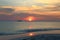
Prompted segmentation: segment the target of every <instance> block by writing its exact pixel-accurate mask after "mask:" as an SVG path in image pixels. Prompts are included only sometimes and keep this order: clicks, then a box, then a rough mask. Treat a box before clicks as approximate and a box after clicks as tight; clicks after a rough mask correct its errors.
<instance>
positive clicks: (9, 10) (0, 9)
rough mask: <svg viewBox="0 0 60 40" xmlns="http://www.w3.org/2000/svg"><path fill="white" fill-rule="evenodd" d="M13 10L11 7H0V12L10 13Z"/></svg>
mask: <svg viewBox="0 0 60 40" xmlns="http://www.w3.org/2000/svg"><path fill="white" fill-rule="evenodd" d="M13 11H14V9H12V8H0V14H11V13H12V12H13Z"/></svg>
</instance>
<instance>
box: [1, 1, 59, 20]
mask: <svg viewBox="0 0 60 40" xmlns="http://www.w3.org/2000/svg"><path fill="white" fill-rule="evenodd" d="M28 16H34V17H36V18H37V19H38V20H50V21H51V20H57V21H60V0H0V20H20V19H22V18H25V17H28Z"/></svg>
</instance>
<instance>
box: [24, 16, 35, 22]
mask: <svg viewBox="0 0 60 40" xmlns="http://www.w3.org/2000/svg"><path fill="white" fill-rule="evenodd" d="M25 20H27V21H33V20H35V17H33V16H28V17H27V18H26V19H25Z"/></svg>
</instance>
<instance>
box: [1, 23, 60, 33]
mask: <svg viewBox="0 0 60 40" xmlns="http://www.w3.org/2000/svg"><path fill="white" fill-rule="evenodd" d="M43 28H60V22H0V32H9V31H17V30H24V29H43Z"/></svg>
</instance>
